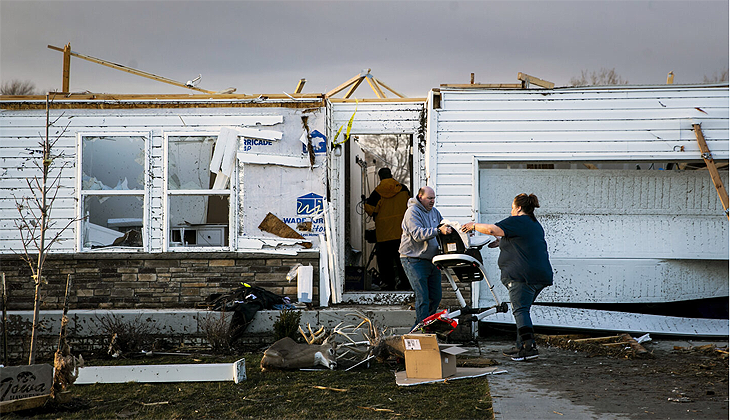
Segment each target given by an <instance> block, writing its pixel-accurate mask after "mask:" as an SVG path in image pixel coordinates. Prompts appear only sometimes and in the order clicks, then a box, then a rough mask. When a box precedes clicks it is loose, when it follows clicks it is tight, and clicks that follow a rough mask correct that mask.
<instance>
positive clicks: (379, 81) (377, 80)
mask: <svg viewBox="0 0 730 420" xmlns="http://www.w3.org/2000/svg"><path fill="white" fill-rule="evenodd" d="M373 80H374V81H375V82H377V84H378V85H380V86H382V87H384V88H386V89H388V90H389V91H391V92H392V93H393V94H394V95H396V96H398V97H399V98H406V96H405V95H402V94H400V93H398V92H396V91H395V90H393V89H392V88H390V87H388V85H386V84H385V83H383V82H382V81H381V80H379V79H376V78H375V77H373Z"/></svg>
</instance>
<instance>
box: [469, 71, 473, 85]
mask: <svg viewBox="0 0 730 420" xmlns="http://www.w3.org/2000/svg"><path fill="white" fill-rule="evenodd" d="M469 83H470V84H472V85H473V84H474V73H472V74H471V82H469Z"/></svg>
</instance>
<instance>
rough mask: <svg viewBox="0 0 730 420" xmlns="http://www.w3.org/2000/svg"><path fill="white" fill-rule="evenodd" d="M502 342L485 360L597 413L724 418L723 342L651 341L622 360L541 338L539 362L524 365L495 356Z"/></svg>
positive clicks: (496, 343)
mask: <svg viewBox="0 0 730 420" xmlns="http://www.w3.org/2000/svg"><path fill="white" fill-rule="evenodd" d="M501 340H502V341H500V338H498V339H496V340H494V339H493V340H491V341H490V344H489V345H488V347H489V348H491V349H492V350H491V353H490V352H486V353H485V354H486V356H487V357H494V358H495V359H496V360H498V361H499V362H501V363H502V365H504V366H505V368H506V369H507V370H508V371H510V370H512V371H513V372H514V371H515V369H523V370H524V372H525V377H526V379H525V380H527V381H529V382H530V384H531V385H533V386H534V387H536V388H539V389H544V390H547V391H548V392H549V393H550V394H551V395H555V396H559V397H561V398H566V399H568V400H570V401H571V402H572V403H573V404H575V405H581V406H587V407H590V408H591V409H592V411H594V412H596V413H612V414H615V415H616V416H618V417H619V418H639V419H657V418H671V419H680V418H687V419H689V418H692V419H720V418H722V419H726V418H728V356H727V350H728V349H727V342H725V343H720V346H718V343H708V342H700V341H692V342H688V341H677V340H667V339H656V338H655V339H653V340H652V341H650V342H646V343H643V344H642V345H643V346H644V347H645V348H646V349H647V350H648V352H649V355H645V356H642V357H641V358H637V357H628V358H627V357H626V354H623V355H622V354H621V353H620V352H618V353H616V354H613V355H612V354H608V353H604V352H603V349H600V348H598V349H597V350H596V349H595V348H593V347H590V348H578V347H574V348H567V349H566V348H561V347H563V346H562V345H561V344H560V342H561V340H550V339H547V340H546V339H543V340H542V345H541V346H540V358H539V359H537V360H535V361H531V362H527V363H525V362H512V361H511V360H509V359H507V358H506V357H504V356H501V354H499V355H497V354H495V353H497V351H496V350H494V349H496V348H497V346H502V345H503V346H509V345H510V344H511V340H510V339H509V338H506V337H501ZM550 343H552V345H551V344H550ZM559 345H560V346H561V347H558V346H559ZM501 349H502V348H501V347H499V350H500V351H501Z"/></svg>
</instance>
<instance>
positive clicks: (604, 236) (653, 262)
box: [479, 169, 729, 304]
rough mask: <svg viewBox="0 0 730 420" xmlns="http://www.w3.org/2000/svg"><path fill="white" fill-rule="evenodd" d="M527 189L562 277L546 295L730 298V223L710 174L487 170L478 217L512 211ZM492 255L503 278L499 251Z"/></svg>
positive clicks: (489, 219)
mask: <svg viewBox="0 0 730 420" xmlns="http://www.w3.org/2000/svg"><path fill="white" fill-rule="evenodd" d="M727 175H728V174H727V172H722V173H721V176H722V178H723V182H724V183H725V185H727V182H728V179H727V178H728V177H727ZM522 192H526V193H535V194H536V195H537V196H538V197H539V199H540V204H541V207H540V209H538V210H537V217H538V219H539V220H540V222H541V223H542V225H543V227H544V228H545V233H546V241H547V243H548V251H549V253H550V258H551V262H552V264H553V268H554V272H555V274H556V275H555V283H556V284H555V286H554V287H551V288H549V289H546V290H545V292H544V293H543V294H541V295H540V299H539V300H541V301H543V302H571V303H587V302H591V303H632V302H633V303H638V302H670V301H679V300H690V299H703V298H710V297H717V296H728V282H727V279H728V262H727V260H728V253H729V247H728V223H727V218H726V217H725V215H724V210H723V209H722V207H721V204H720V200H719V198H718V196H717V191H716V190H715V188H714V186H713V185H712V181H711V179H710V176H709V174H708V173H707V171H659V170H538V169H481V170H480V171H479V193H480V195H479V199H480V204H479V205H480V209H479V221H481V222H483V223H495V222H497V221H499V220H502V219H503V218H505V217H507V216H508V215H509V209H510V203H511V201H512V199H513V198H514V197H515V195H517V194H519V193H522ZM484 256H485V262H486V266H487V269H488V270H489V274H490V277H489V278H490V279H496V280H497V281H498V279H499V269H498V267H497V256H498V252H496V251H494V250H492V252H488V251H485V252H484ZM497 289H501V290H500V291H499V293H500V294H501V295H502V296H501V297H502V298H504V299H506V298H507V296H506V291H504V290H503V289H504V288H503V287H501V286H499V287H497V288H496V289H495V290H497ZM487 294H488V292H487ZM480 299H481V300H482V302H481V303H482V304H486V303H488V302H489V299H490V296H488V295H485V291H481V292H480Z"/></svg>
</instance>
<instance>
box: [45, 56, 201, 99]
mask: <svg viewBox="0 0 730 420" xmlns="http://www.w3.org/2000/svg"><path fill="white" fill-rule="evenodd" d="M48 48H50V49H52V50H56V51H63V55H64V73H65V71H66V68H67V67H70V60H71V58H70V57H71V56H73V57H78V58H81V59H83V60H86V61H91V62H92V63H96V64H101V65H102V66H106V67H110V68H113V69H117V70H121V71H124V72H127V73H131V74H135V75H137V76H142V77H146V78H148V79H152V80H157V81H158V82H162V83H167V84H170V85H174V86H178V87H182V88H185V89H192V90H197V91H199V92H204V93H215V92H214V91H211V90H205V89H200V88H197V87H195V86H188V85H186V84H185V83H181V82H178V81H175V80H172V79H168V78H167V77H162V76H158V75H156V74H152V73H148V72H146V71H142V70H137V69H133V68H131V67H127V66H123V65H121V64H117V63H112V62H111V61H106V60H102V59H100V58H95V57H91V56H88V55H84V54H79V53H77V52H73V51H71V44H68V45H66V46H65V47H63V49H61V48H58V47H54V46H53V45H49V46H48ZM67 49H68V51H67ZM66 55H68V56H69V58H68V60H69V66H66ZM66 83H67V78H66V76H65V74H64V84H66ZM64 92H66V93H68V86H64Z"/></svg>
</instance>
